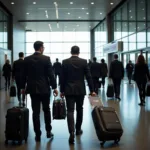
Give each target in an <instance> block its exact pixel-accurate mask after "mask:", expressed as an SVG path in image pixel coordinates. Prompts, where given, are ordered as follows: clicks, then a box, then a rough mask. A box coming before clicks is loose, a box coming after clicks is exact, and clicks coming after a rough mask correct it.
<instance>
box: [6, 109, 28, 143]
mask: <svg viewBox="0 0 150 150" xmlns="http://www.w3.org/2000/svg"><path fill="white" fill-rule="evenodd" d="M28 130H29V109H28V108H25V107H21V106H17V107H13V108H10V109H8V110H7V114H6V129H5V137H6V140H5V144H8V141H9V140H11V141H13V142H15V141H18V144H21V143H22V141H23V140H25V142H27V138H28Z"/></svg>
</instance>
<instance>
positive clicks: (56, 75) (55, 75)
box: [55, 73, 60, 85]
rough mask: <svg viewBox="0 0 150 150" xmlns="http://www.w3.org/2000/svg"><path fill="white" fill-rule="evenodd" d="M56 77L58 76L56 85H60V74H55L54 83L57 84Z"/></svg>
mask: <svg viewBox="0 0 150 150" xmlns="http://www.w3.org/2000/svg"><path fill="white" fill-rule="evenodd" d="M57 76H58V84H59V85H60V73H55V78H56V82H57Z"/></svg>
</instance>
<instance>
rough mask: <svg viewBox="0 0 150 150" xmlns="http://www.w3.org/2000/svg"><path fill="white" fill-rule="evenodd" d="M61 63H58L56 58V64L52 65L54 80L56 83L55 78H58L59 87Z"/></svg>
mask: <svg viewBox="0 0 150 150" xmlns="http://www.w3.org/2000/svg"><path fill="white" fill-rule="evenodd" d="M61 67H62V66H61V63H60V62H59V60H58V58H56V62H55V63H54V65H53V69H54V73H55V78H56V82H57V76H58V84H59V85H60V73H61Z"/></svg>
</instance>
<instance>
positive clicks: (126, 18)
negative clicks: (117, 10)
mask: <svg viewBox="0 0 150 150" xmlns="http://www.w3.org/2000/svg"><path fill="white" fill-rule="evenodd" d="M127 20H128V15H127V3H126V4H125V5H123V7H122V21H125V22H126V21H127Z"/></svg>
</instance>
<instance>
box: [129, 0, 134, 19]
mask: <svg viewBox="0 0 150 150" xmlns="http://www.w3.org/2000/svg"><path fill="white" fill-rule="evenodd" d="M135 1H136V0H130V1H129V10H128V11H129V13H128V14H129V16H128V18H129V21H136V6H135Z"/></svg>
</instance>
